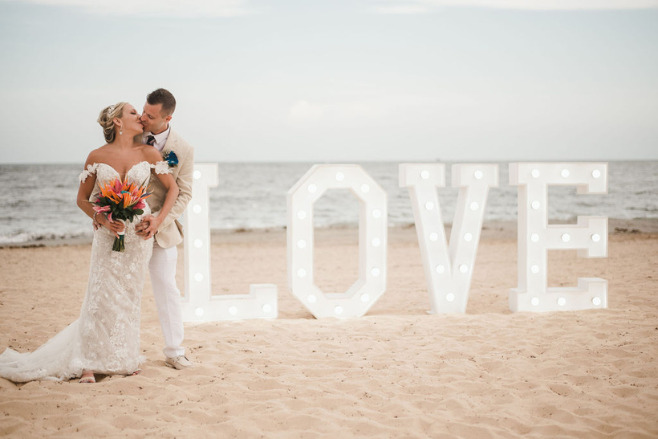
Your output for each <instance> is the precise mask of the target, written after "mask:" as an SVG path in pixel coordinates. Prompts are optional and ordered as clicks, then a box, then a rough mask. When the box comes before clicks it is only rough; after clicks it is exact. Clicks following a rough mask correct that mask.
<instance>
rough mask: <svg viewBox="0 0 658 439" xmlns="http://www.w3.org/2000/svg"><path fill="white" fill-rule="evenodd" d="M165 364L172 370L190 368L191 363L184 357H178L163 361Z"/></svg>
mask: <svg viewBox="0 0 658 439" xmlns="http://www.w3.org/2000/svg"><path fill="white" fill-rule="evenodd" d="M165 364H166V365H167V366H169V367H173V368H174V369H178V370H181V369H185V368H187V367H192V362H191V361H190V360H188V359H187V357H186V356H185V355H179V356H178V357H169V358H167V359H166V360H165Z"/></svg>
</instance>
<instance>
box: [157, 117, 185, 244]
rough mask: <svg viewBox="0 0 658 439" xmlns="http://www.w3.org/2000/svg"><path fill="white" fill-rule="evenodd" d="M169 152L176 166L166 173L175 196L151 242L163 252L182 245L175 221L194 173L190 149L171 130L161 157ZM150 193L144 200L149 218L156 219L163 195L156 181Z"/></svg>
mask: <svg viewBox="0 0 658 439" xmlns="http://www.w3.org/2000/svg"><path fill="white" fill-rule="evenodd" d="M169 151H173V152H174V153H175V154H176V156H177V157H178V165H176V166H173V167H170V168H169V169H170V170H171V175H172V176H173V177H174V180H176V184H177V185H178V191H179V192H178V198H176V202H175V203H174V206H173V207H172V208H171V210H170V211H169V214H168V215H167V217H166V218H165V219H164V221H163V222H162V224H160V228H159V229H158V232H157V233H156V234H155V240H156V241H157V243H158V244H159V245H160V247H163V248H169V247H173V246H175V245H178V244H180V243H181V242H182V241H183V226H182V225H181V224H180V223H179V222H178V218H180V216H181V215H182V214H183V212H184V211H185V208H186V207H187V203H189V202H190V199H191V198H192V180H193V176H192V174H193V171H194V149H192V147H191V146H190V145H189V144H188V143H187V142H186V141H185V140H183V138H182V137H180V136H179V135H178V133H176V132H175V131H174V130H173V129H172V130H171V131H170V132H169V137H168V138H167V143H165V146H164V148H163V149H162V154H166V153H168V152H169ZM151 191H152V195H151V196H150V197H149V198H147V199H146V200H147V202H148V204H149V206H150V207H151V211H152V212H153V214H154V215H157V214H159V212H160V209H161V208H162V204H163V203H164V200H165V196H166V195H167V191H166V190H165V188H164V186H163V185H162V183H160V180H159V179H157V178H152V179H151Z"/></svg>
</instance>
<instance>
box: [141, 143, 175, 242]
mask: <svg viewBox="0 0 658 439" xmlns="http://www.w3.org/2000/svg"><path fill="white" fill-rule="evenodd" d="M146 153H147V159H148V161H149V163H151V164H152V165H155V164H157V162H159V161H161V160H162V157H161V156H160V153H159V152H158V151H157V150H156V149H155V148H147V149H146ZM155 175H156V177H158V180H160V183H162V186H164V188H165V189H166V190H167V195H166V196H165V199H164V202H163V203H162V208H161V209H160V212H158V214H157V215H153V216H149V218H148V228H146V230H145V232H146V233H145V238H148V237H150V236H153V235H155V233H156V232H157V231H158V228H160V224H162V222H163V221H164V220H165V218H167V215H169V211H170V210H171V208H172V207H174V204H175V202H176V198H178V192H179V190H178V185H177V184H176V180H174V177H173V176H172V175H171V174H170V173H165V174H160V173H158V172H155Z"/></svg>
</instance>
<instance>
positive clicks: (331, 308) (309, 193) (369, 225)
mask: <svg viewBox="0 0 658 439" xmlns="http://www.w3.org/2000/svg"><path fill="white" fill-rule="evenodd" d="M331 188H346V189H350V190H351V191H352V193H353V194H354V195H355V196H356V197H357V198H358V199H359V205H360V209H359V279H358V280H357V282H356V283H355V284H354V285H352V287H351V288H349V289H348V290H347V292H345V293H328V294H325V293H323V292H322V291H321V290H320V289H319V288H318V287H317V286H316V285H315V284H314V282H313V247H314V242H313V233H314V226H313V204H314V203H315V202H316V201H317V200H318V199H320V197H322V195H323V194H324V192H325V191H326V190H327V189H331ZM386 206H387V203H386V193H385V192H384V190H383V189H382V188H381V187H380V186H379V185H378V184H377V183H375V181H374V180H373V179H372V178H370V176H369V175H368V174H367V173H366V172H365V171H364V170H363V169H362V168H361V167H360V166H357V165H314V166H313V167H312V168H311V169H310V170H309V171H308V172H307V173H306V174H305V175H304V176H303V177H302V178H301V179H300V180H299V181H298V182H297V183H296V184H295V185H294V186H293V187H292V188H291V189H290V190H289V191H288V285H289V287H290V290H291V292H292V294H293V295H294V296H295V297H296V298H297V299H299V301H300V302H302V304H303V305H304V306H305V307H306V308H307V309H308V310H309V311H310V312H311V314H313V315H314V316H315V317H316V318H320V317H338V318H347V317H360V316H362V315H364V314H365V313H366V312H367V311H368V309H370V307H371V306H372V305H373V304H374V303H375V302H376V301H377V300H378V299H379V297H380V296H381V295H382V294H383V293H384V291H386V245H387V242H386V240H387V233H388V230H387V215H388V214H387V210H386Z"/></svg>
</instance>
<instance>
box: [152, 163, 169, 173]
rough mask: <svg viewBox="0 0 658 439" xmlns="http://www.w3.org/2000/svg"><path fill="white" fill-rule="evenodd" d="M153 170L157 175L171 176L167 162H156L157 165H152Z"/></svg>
mask: <svg viewBox="0 0 658 439" xmlns="http://www.w3.org/2000/svg"><path fill="white" fill-rule="evenodd" d="M151 169H154V170H155V173H156V174H171V169H170V168H169V163H167V162H165V161H160V162H156V163H155V164H153V163H151Z"/></svg>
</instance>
